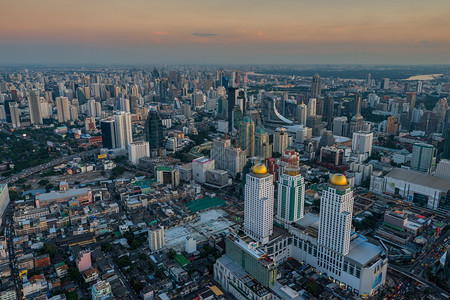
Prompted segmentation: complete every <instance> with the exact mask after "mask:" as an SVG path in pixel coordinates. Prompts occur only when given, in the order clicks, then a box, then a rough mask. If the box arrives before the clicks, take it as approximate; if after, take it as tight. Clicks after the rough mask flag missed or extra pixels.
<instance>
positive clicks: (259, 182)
mask: <svg viewBox="0 0 450 300" xmlns="http://www.w3.org/2000/svg"><path fill="white" fill-rule="evenodd" d="M281 173H282V175H281V176H280V177H279V179H278V198H277V201H276V204H275V199H274V194H275V191H274V183H273V182H274V180H273V175H272V174H270V173H268V171H267V168H266V166H264V165H255V166H254V167H253V168H252V170H251V172H250V173H249V174H247V176H246V184H245V200H244V201H245V202H244V227H243V232H242V233H240V234H235V233H234V232H233V231H232V232H231V233H230V235H229V236H228V238H227V254H225V255H224V256H223V257H222V258H221V259H219V260H218V261H217V263H216V267H215V272H216V274H215V278H216V280H217V281H218V282H220V283H221V285H222V286H224V287H225V288H226V289H227V290H228V291H229V292H230V293H232V294H234V293H241V294H242V292H243V291H247V292H246V294H247V293H249V294H247V295H246V296H245V297H251V298H252V299H253V298H254V297H256V298H255V299H259V296H257V295H253V292H252V289H246V286H247V285H248V284H246V283H245V282H244V281H242V280H241V279H239V278H242V277H239V276H241V275H239V274H240V273H239V272H238V271H236V270H238V268H239V267H238V266H240V268H242V269H243V270H244V271H245V272H247V273H248V274H250V276H252V277H253V278H258V282H260V283H261V284H262V285H263V286H264V287H265V288H266V289H267V293H270V294H273V295H274V297H273V299H279V298H284V297H283V296H282V295H280V293H281V294H282V292H279V291H280V289H279V288H280V287H278V288H277V285H279V283H278V282H277V281H276V266H277V265H279V264H281V263H283V262H285V261H287V260H288V259H290V258H294V259H296V260H298V261H303V262H305V263H307V264H309V265H311V266H312V267H314V268H315V269H316V271H317V272H318V273H321V274H326V275H327V276H328V277H330V278H332V279H333V280H334V281H335V282H336V283H337V284H339V285H340V286H341V287H342V288H344V289H347V290H349V291H352V292H354V293H356V294H357V295H360V296H369V295H373V294H374V293H376V291H377V290H378V289H379V288H380V287H381V286H382V285H383V284H384V281H385V278H386V272H387V257H386V255H385V253H384V251H383V249H382V248H381V247H380V246H377V245H374V244H371V243H369V242H368V241H367V239H366V238H365V237H363V236H361V235H359V234H357V233H355V232H354V231H352V212H353V189H352V187H350V186H349V185H348V183H347V179H346V177H345V176H344V175H341V174H336V175H333V176H332V178H331V179H330V182H329V183H328V184H327V185H326V186H325V188H324V189H323V192H322V198H321V202H320V214H319V216H317V215H314V214H306V215H305V214H304V197H305V184H304V179H303V177H302V176H301V175H300V173H299V168H298V163H297V165H295V164H294V165H292V164H288V165H287V166H286V167H285V168H284V169H283V170H282V172H281ZM275 207H276V212H274V209H275ZM274 223H275V225H274ZM236 264H237V265H238V266H237V265H236ZM233 274H234V275H233ZM241 281H242V282H241ZM235 286H238V287H239V288H238V289H236V288H235ZM282 290H283V289H281V291H282ZM277 291H278V292H277ZM277 294H278V296H275V295H277ZM236 295H238V294H236ZM280 296H281V297H280ZM261 299H266V298H261ZM271 299H272V298H271Z"/></svg>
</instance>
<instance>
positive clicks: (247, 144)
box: [237, 116, 255, 157]
mask: <svg viewBox="0 0 450 300" xmlns="http://www.w3.org/2000/svg"><path fill="white" fill-rule="evenodd" d="M237 138H238V143H239V146H240V147H241V148H242V149H243V150H245V151H246V154H247V156H250V157H253V156H255V122H253V120H252V118H251V117H250V116H245V117H244V119H243V120H242V122H241V123H240V125H239V132H238V136H237Z"/></svg>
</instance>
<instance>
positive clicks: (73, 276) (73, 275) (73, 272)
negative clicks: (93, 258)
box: [67, 267, 81, 281]
mask: <svg viewBox="0 0 450 300" xmlns="http://www.w3.org/2000/svg"><path fill="white" fill-rule="evenodd" d="M67 274H68V275H69V278H70V280H72V281H79V280H80V279H81V273H80V271H78V269H77V268H75V267H69V269H68V270H67Z"/></svg>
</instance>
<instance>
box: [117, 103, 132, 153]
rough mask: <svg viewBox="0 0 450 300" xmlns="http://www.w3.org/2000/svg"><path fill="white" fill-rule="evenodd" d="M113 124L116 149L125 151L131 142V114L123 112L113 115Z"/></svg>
mask: <svg viewBox="0 0 450 300" xmlns="http://www.w3.org/2000/svg"><path fill="white" fill-rule="evenodd" d="M114 123H115V126H116V130H115V133H116V148H123V149H127V148H128V144H130V143H131V142H133V131H132V127H133V126H132V123H131V114H130V113H127V112H123V111H122V112H119V113H117V114H116V115H114Z"/></svg>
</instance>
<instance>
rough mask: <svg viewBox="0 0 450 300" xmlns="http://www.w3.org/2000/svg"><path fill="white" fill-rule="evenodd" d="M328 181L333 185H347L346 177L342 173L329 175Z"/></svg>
mask: <svg viewBox="0 0 450 300" xmlns="http://www.w3.org/2000/svg"><path fill="white" fill-rule="evenodd" d="M330 183H331V184H334V185H347V178H345V176H344V175H342V174H335V175H333V176H332V177H331V180H330Z"/></svg>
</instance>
